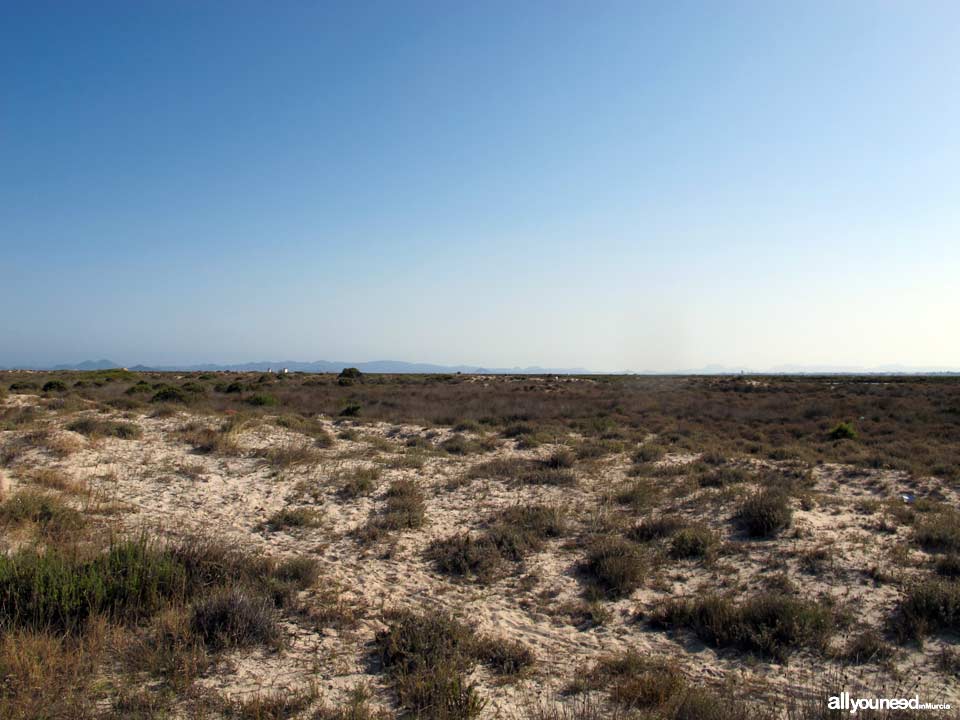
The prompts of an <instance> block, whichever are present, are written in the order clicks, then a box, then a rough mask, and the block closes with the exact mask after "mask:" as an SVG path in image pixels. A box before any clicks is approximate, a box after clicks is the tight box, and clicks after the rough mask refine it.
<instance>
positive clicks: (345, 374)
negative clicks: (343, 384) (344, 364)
mask: <svg viewBox="0 0 960 720" xmlns="http://www.w3.org/2000/svg"><path fill="white" fill-rule="evenodd" d="M337 377H340V378H347V379H348V380H361V379H363V373H362V372H360V371H359V370H358V369H357V368H355V367H348V368H344V369H343V370H341V371H340V374H339V375H337Z"/></svg>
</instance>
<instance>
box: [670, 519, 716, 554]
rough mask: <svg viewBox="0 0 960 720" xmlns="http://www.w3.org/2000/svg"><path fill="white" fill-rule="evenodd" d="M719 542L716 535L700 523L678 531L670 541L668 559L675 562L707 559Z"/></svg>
mask: <svg viewBox="0 0 960 720" xmlns="http://www.w3.org/2000/svg"><path fill="white" fill-rule="evenodd" d="M718 542H719V540H718V538H717V535H716V533H714V532H713V531H712V530H711V529H710V528H708V527H707V526H706V525H703V524H701V523H697V524H693V525H689V526H687V527H685V528H681V529H679V530H678V531H677V532H676V533H675V534H674V535H673V537H672V538H671V540H670V550H669V552H670V557H672V558H674V559H676V560H683V559H689V558H708V557H710V556H712V555H713V554H714V552H715V551H716V547H717V544H718Z"/></svg>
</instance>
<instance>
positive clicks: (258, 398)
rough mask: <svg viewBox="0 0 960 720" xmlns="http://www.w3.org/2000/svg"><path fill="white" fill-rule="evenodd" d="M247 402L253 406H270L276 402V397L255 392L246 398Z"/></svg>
mask: <svg viewBox="0 0 960 720" xmlns="http://www.w3.org/2000/svg"><path fill="white" fill-rule="evenodd" d="M247 404H248V405H253V406H254V407H271V406H273V405H276V404H277V399H276V398H275V397H274V396H273V395H265V394H262V393H260V394H257V395H251V396H250V397H248V398H247Z"/></svg>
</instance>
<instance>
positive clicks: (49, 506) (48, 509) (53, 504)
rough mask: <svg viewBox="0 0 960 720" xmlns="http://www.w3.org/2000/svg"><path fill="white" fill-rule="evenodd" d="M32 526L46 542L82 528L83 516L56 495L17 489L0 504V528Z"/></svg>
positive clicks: (64, 536) (84, 523)
mask: <svg viewBox="0 0 960 720" xmlns="http://www.w3.org/2000/svg"><path fill="white" fill-rule="evenodd" d="M26 523H31V524H33V525H35V526H36V527H37V529H38V531H39V532H40V535H41V536H42V537H44V538H47V539H65V538H66V537H68V536H70V535H72V534H75V533H76V532H77V531H79V530H80V529H81V528H83V527H84V526H85V525H86V520H85V518H84V517H83V515H82V514H81V513H80V512H79V511H77V510H76V509H74V508H72V507H70V506H69V505H67V504H66V503H65V502H64V501H63V500H62V499H60V498H59V497H58V496H57V495H54V494H51V493H46V492H41V491H37V490H33V489H22V490H18V491H17V492H16V493H15V494H13V495H11V496H10V497H9V498H8V499H7V500H6V501H4V502H3V504H2V505H0V525H4V526H8V527H10V526H22V525H24V524H26Z"/></svg>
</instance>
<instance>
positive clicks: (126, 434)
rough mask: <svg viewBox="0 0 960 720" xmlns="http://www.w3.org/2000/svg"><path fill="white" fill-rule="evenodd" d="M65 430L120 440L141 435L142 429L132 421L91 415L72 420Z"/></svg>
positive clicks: (132, 438) (92, 436)
mask: <svg viewBox="0 0 960 720" xmlns="http://www.w3.org/2000/svg"><path fill="white" fill-rule="evenodd" d="M67 430H70V431H72V432H75V433H80V434H81V435H86V436H87V437H91V438H105V437H113V438H120V439H121V440H136V439H138V438H140V437H142V436H143V431H142V430H141V429H140V428H139V427H137V426H136V425H134V424H133V423H128V422H117V421H115V420H103V419H101V418H92V417H85V418H80V419H79V420H74V421H73V422H72V423H70V424H69V425H67Z"/></svg>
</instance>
